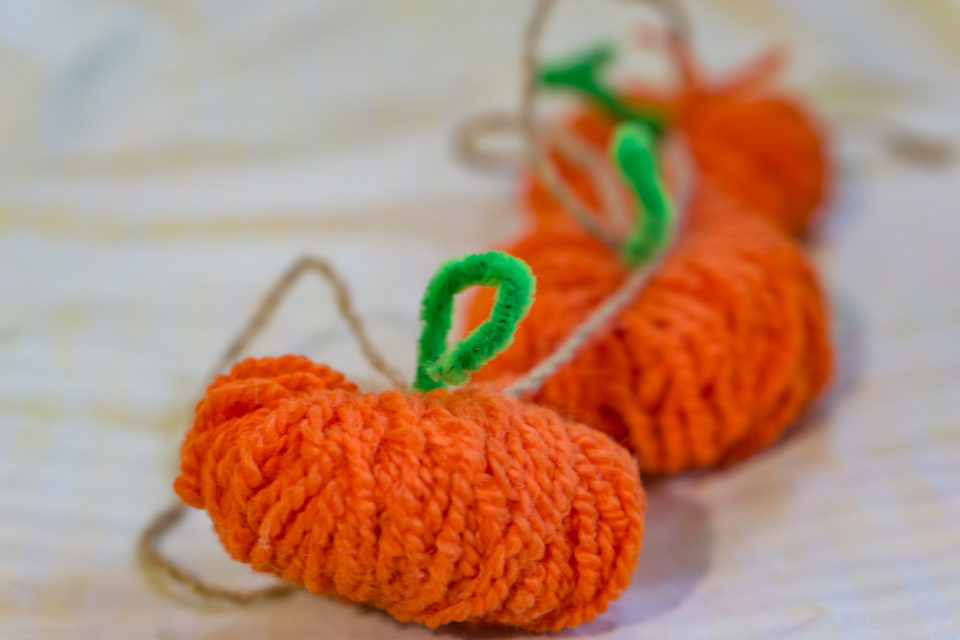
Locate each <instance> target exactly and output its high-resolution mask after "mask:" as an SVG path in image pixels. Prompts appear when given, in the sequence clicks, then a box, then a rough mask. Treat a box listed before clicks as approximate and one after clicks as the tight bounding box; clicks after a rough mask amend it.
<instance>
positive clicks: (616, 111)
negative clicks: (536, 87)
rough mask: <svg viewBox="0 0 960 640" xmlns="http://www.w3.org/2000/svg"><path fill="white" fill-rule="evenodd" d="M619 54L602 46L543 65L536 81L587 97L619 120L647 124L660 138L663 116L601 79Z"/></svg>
mask: <svg viewBox="0 0 960 640" xmlns="http://www.w3.org/2000/svg"><path fill="white" fill-rule="evenodd" d="M616 55H617V54H616V47H615V46H614V45H612V44H609V43H605V44H600V45H597V46H595V47H593V48H591V49H589V50H587V51H584V52H582V53H579V54H577V55H575V56H573V57H571V58H567V59H564V60H560V61H555V62H548V63H544V64H543V65H541V67H540V69H539V71H538V73H537V78H538V80H539V82H540V84H541V85H543V86H544V87H548V88H562V89H570V90H573V91H574V92H575V93H580V94H582V95H584V96H586V97H587V98H588V99H589V100H590V101H592V102H593V103H594V104H596V105H598V106H599V107H601V108H602V109H603V110H605V111H606V112H607V113H609V114H610V115H611V116H613V117H614V118H616V119H617V120H623V121H637V122H642V123H645V124H646V125H647V126H648V127H649V128H650V130H651V131H652V132H653V133H654V135H657V136H659V135H660V134H661V133H662V132H663V130H664V122H663V119H662V117H660V116H658V115H656V114H654V113H650V112H647V111H644V110H642V109H637V108H635V107H632V106H631V105H630V104H629V103H627V102H626V101H625V100H624V99H623V98H621V97H619V96H618V95H617V94H616V92H615V91H614V90H613V89H612V88H610V87H609V86H607V85H606V84H605V83H604V82H603V80H602V79H601V75H602V71H603V70H604V69H605V68H606V67H607V66H609V64H610V63H611V62H612V61H613V60H614V58H616Z"/></svg>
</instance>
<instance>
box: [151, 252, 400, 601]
mask: <svg viewBox="0 0 960 640" xmlns="http://www.w3.org/2000/svg"><path fill="white" fill-rule="evenodd" d="M308 273H317V274H318V275H320V276H321V277H323V279H324V280H326V281H327V283H328V284H329V285H330V287H331V288H332V289H333V293H334V299H335V300H336V304H337V309H338V311H339V312H340V315H341V317H343V319H344V320H345V321H346V322H347V325H349V327H350V332H351V333H352V334H353V337H354V339H355V340H356V341H357V344H358V345H359V347H360V350H361V351H362V352H363V355H364V357H365V358H366V360H367V362H368V363H369V364H370V366H371V367H373V368H374V369H376V370H377V371H378V372H379V373H380V374H381V375H383V377H384V378H386V379H387V380H389V381H390V383H391V384H392V385H393V386H394V387H396V388H398V389H406V388H407V383H406V381H405V380H404V379H403V376H402V375H401V374H400V373H398V372H397V370H396V369H394V368H393V367H391V366H390V365H389V364H388V363H387V361H386V358H384V356H383V354H382V353H380V351H378V350H377V349H376V347H374V346H373V343H372V342H371V341H370V339H369V337H367V333H366V330H365V329H364V326H363V320H362V319H361V318H360V316H359V315H357V312H356V311H355V310H354V308H353V304H352V302H351V300H350V290H349V288H348V287H347V285H346V284H345V283H344V281H343V279H342V278H341V277H340V275H339V274H338V273H337V272H336V270H335V269H334V268H333V267H332V266H331V265H330V264H329V263H328V262H326V261H324V260H321V259H320V258H317V257H313V256H302V257H301V258H299V259H298V260H296V261H295V262H294V263H293V264H292V265H291V266H290V268H289V269H287V270H286V271H285V272H284V273H283V275H281V276H280V278H278V279H277V281H276V282H275V283H274V284H273V286H272V287H270V290H269V291H268V292H267V294H266V295H265V296H264V297H263V300H261V302H260V304H259V305H258V306H257V309H256V311H255V312H254V314H253V315H252V316H251V317H250V320H249V321H248V322H247V325H246V326H245V327H244V328H243V330H242V331H241V332H240V333H239V334H238V335H237V336H236V338H234V339H233V341H232V342H231V343H230V346H229V347H228V348H227V350H226V351H225V352H224V354H223V356H222V357H221V358H220V360H219V362H217V365H216V367H215V368H214V370H213V372H212V374H211V375H210V377H211V378H212V377H214V376H216V375H217V374H219V373H220V372H222V371H223V370H224V369H226V367H227V366H228V365H230V364H231V363H232V362H235V361H236V360H237V359H239V358H240V356H241V355H242V354H243V353H244V352H245V351H246V350H247V348H248V347H249V346H250V343H251V342H253V340H254V339H256V337H257V336H258V335H259V334H260V333H261V332H262V331H263V329H264V327H266V326H267V324H268V323H269V322H270V320H271V319H272V318H273V316H274V314H275V313H276V311H277V308H278V307H279V306H280V304H281V303H282V302H283V300H284V298H286V296H287V294H288V293H289V292H290V289H292V288H293V286H294V285H295V284H296V283H297V282H298V281H299V280H300V279H301V278H302V277H303V276H304V275H306V274H308ZM185 513H186V505H184V504H182V503H177V504H174V505H172V506H170V507H168V508H167V509H165V510H163V511H161V512H160V513H158V514H157V515H156V516H155V517H154V518H153V520H151V521H150V523H149V524H148V525H147V527H146V528H145V529H144V530H143V532H142V533H141V534H140V538H139V540H138V542H137V552H138V555H139V557H140V560H141V563H142V564H143V566H144V567H145V568H147V569H151V570H156V571H158V572H159V573H161V574H162V575H163V576H164V577H165V578H167V579H168V580H170V581H172V582H174V583H177V584H180V585H182V586H184V587H186V588H187V589H188V590H190V591H192V592H193V593H194V594H196V595H198V596H200V597H201V598H210V599H215V600H222V601H225V602H231V603H234V604H238V605H246V604H251V603H253V602H257V601H263V600H272V599H276V598H280V597H283V596H285V595H288V594H290V593H293V592H294V591H297V590H298V589H299V587H296V586H294V585H287V584H280V585H276V586H272V587H266V588H262V589H252V590H236V589H227V588H225V587H219V586H216V585H213V584H210V583H208V582H206V581H204V580H203V579H201V578H198V577H197V576H195V575H194V574H193V573H191V572H190V571H188V570H186V569H184V568H183V567H181V566H179V565H178V564H177V563H175V562H174V561H173V560H170V559H169V558H167V557H166V556H164V555H163V554H162V553H161V552H160V551H159V548H158V547H159V543H160V541H161V540H162V539H163V538H164V537H165V536H166V535H167V534H168V533H169V532H170V531H172V530H173V528H174V527H175V526H177V524H179V523H180V521H181V520H182V519H183V516H184V514H185Z"/></svg>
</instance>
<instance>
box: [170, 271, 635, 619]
mask: <svg viewBox="0 0 960 640" xmlns="http://www.w3.org/2000/svg"><path fill="white" fill-rule="evenodd" d="M498 264H499V265H500V267H502V266H503V265H504V264H506V265H507V266H508V267H509V268H510V269H513V270H514V274H516V273H517V271H516V269H517V267H516V265H517V264H520V263H519V261H516V260H513V259H510V258H509V257H508V256H504V255H502V254H496V253H490V254H482V255H480V256H469V257H468V258H466V259H464V260H462V261H460V262H457V263H453V264H451V265H447V267H445V270H444V271H442V272H441V274H438V279H435V281H434V283H433V284H431V288H430V289H428V294H427V298H425V300H424V319H425V330H424V336H423V338H422V339H421V361H420V368H419V371H418V382H417V385H418V388H419V389H420V390H421V391H426V390H428V389H433V388H434V387H439V386H441V385H442V382H443V381H451V380H462V379H463V377H464V376H465V375H466V371H468V370H471V369H472V368H476V367H478V366H480V364H481V363H480V361H479V360H477V357H479V358H481V359H482V358H486V357H489V356H490V355H492V354H493V353H494V352H495V351H496V350H497V349H502V348H503V340H504V338H506V340H507V341H508V340H509V337H510V334H511V333H512V329H513V325H515V324H516V321H517V320H519V318H520V317H522V316H523V314H524V313H525V312H526V310H527V308H528V307H529V295H530V288H531V287H530V286H526V285H524V284H523V283H522V282H521V281H522V280H523V277H526V278H529V270H527V269H526V268H525V267H523V269H522V271H523V274H526V275H525V276H523V277H519V276H518V277H517V278H514V280H513V281H512V286H514V287H515V290H514V291H513V292H511V291H506V292H505V293H503V291H502V295H501V298H500V300H499V301H498V303H497V307H496V309H495V311H494V313H493V315H492V317H491V319H490V320H489V321H488V323H487V324H486V325H484V327H481V328H480V329H478V331H477V334H475V336H473V337H472V338H475V339H471V338H467V339H466V340H464V341H462V342H461V343H459V344H458V345H457V346H456V347H455V348H454V349H451V350H449V351H446V345H445V338H446V332H447V330H449V327H450V317H449V314H450V311H451V305H452V302H451V299H452V296H453V294H455V293H456V292H457V291H459V290H461V289H462V288H464V287H465V286H466V285H467V284H474V283H479V284H485V285H493V284H501V290H503V289H505V288H507V284H511V283H507V284H504V280H503V278H504V276H503V272H502V271H498V269H499V268H500V267H498ZM511 264H512V265H513V266H510V265H511ZM464 270H466V271H468V272H469V273H468V274H467V275H466V276H463V273H464ZM451 273H453V274H454V275H455V276H456V277H453V278H446V279H444V277H445V276H444V274H448V275H449V274H451ZM461 276H463V277H461ZM458 278H459V280H458ZM518 282H519V283H520V284H519V285H518V284H517V283H518ZM531 286H532V285H531ZM524 287H526V289H524ZM431 296H433V297H432V298H431ZM524 296H526V298H527V299H526V300H524ZM477 354H479V356H478V355H477ZM437 379H439V380H440V382H437V381H436V380H437ZM175 489H176V491H177V493H178V494H179V495H180V497H181V498H182V499H183V500H184V501H185V502H186V503H187V504H189V505H191V506H194V507H197V508H200V509H206V510H207V512H208V513H209V514H210V517H211V518H212V520H213V523H214V527H215V529H216V531H217V533H218V534H219V536H220V539H221V541H222V542H223V545H224V547H226V549H227V551H228V552H229V553H230V555H231V556H233V558H235V559H237V560H240V561H242V562H247V563H249V564H250V565H251V566H252V567H253V568H254V569H256V570H258V571H265V572H270V573H274V574H276V575H278V576H281V577H282V578H284V579H286V580H289V581H291V582H293V583H296V584H302V585H303V586H305V587H306V588H307V589H308V590H310V591H311V592H313V593H317V594H326V593H335V594H337V595H339V596H340V597H341V598H344V599H346V600H350V601H354V602H361V603H368V604H371V605H373V606H376V607H379V608H381V609H384V610H385V611H387V612H388V613H390V614H391V615H393V616H395V617H396V618H397V619H398V620H401V621H416V622H421V623H423V624H426V625H428V626H430V627H437V626H439V625H442V624H446V623H449V622H455V621H469V622H475V623H482V624H501V625H512V626H516V627H521V628H524V629H529V630H533V631H543V630H558V629H560V628H562V627H565V626H574V625H577V624H579V623H581V622H585V621H589V620H591V619H593V618H594V617H595V616H596V615H597V614H599V613H601V612H603V611H604V610H605V609H606V607H607V604H608V602H609V601H610V600H613V599H616V598H617V597H618V596H619V595H620V594H621V593H622V592H623V591H624V590H625V589H626V587H627V584H628V583H629V580H630V576H631V574H632V572H633V570H634V568H635V566H636V561H637V554H638V552H639V549H640V543H641V539H642V535H643V511H644V508H645V500H644V495H643V491H642V489H641V487H640V483H639V478H638V476H637V468H636V464H635V463H634V461H633V460H632V459H631V457H630V456H629V454H628V453H627V451H626V450H625V449H623V448H622V447H620V446H618V445H616V444H614V443H613V442H612V441H611V440H610V439H609V438H608V437H607V436H606V435H604V434H602V433H600V432H598V431H595V430H593V429H590V428H588V427H585V426H582V425H579V424H574V423H570V422H567V421H564V420H562V419H561V418H560V417H559V416H558V415H557V414H556V413H554V412H553V411H551V410H549V409H546V408H543V407H538V406H534V405H531V404H526V403H524V402H521V401H519V400H517V399H515V398H511V397H507V396H504V395H502V394H500V393H497V392H495V391H491V390H485V389H482V388H471V387H465V388H460V389H456V390H453V391H448V390H446V389H442V388H436V389H433V390H430V391H429V392H414V393H405V392H400V391H387V392H384V393H380V394H373V393H367V394H364V393H360V392H359V391H358V390H357V387H356V385H355V384H353V383H352V382H350V381H349V380H347V379H345V378H344V376H343V375H341V374H340V373H338V372H337V371H334V370H333V369H331V368H329V367H327V366H325V365H320V364H314V363H312V362H310V361H309V360H307V359H305V358H302V357H297V356H285V357H281V358H263V359H248V360H245V361H243V362H240V363H238V364H236V365H235V366H234V367H233V369H232V371H231V372H230V373H229V374H227V375H222V376H219V377H218V378H217V379H216V380H214V382H213V383H212V384H211V385H210V387H209V388H208V389H207V392H206V395H205V396H204V398H203V399H202V400H201V401H200V403H199V404H198V405H197V410H196V419H195V422H194V424H193V427H192V428H191V429H190V430H189V432H188V433H187V435H186V439H185V441H184V444H183V450H182V461H181V467H180V476H179V477H178V478H177V480H176V483H175Z"/></svg>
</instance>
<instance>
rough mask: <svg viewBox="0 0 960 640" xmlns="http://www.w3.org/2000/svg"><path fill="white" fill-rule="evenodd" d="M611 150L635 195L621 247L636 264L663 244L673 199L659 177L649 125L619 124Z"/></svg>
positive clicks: (627, 259)
mask: <svg viewBox="0 0 960 640" xmlns="http://www.w3.org/2000/svg"><path fill="white" fill-rule="evenodd" d="M610 153H611V155H612V156H613V161H614V164H615V165H616V166H617V169H618V170H619V172H620V175H621V176H622V177H623V179H624V180H625V181H626V182H627V184H628V185H629V186H630V189H631V190H632V191H633V193H634V195H636V198H637V212H636V224H635V225H634V227H633V230H632V231H631V232H630V235H628V236H627V238H626V239H625V240H624V243H623V245H622V247H621V250H620V251H621V257H622V259H623V261H624V262H625V263H626V264H627V265H628V266H636V265H639V264H642V263H644V262H646V261H648V260H650V259H651V258H652V257H653V256H654V255H655V254H656V253H658V252H659V251H661V250H663V249H664V248H665V247H666V245H667V242H668V241H669V238H670V233H671V231H672V227H673V223H674V208H673V202H672V201H671V199H670V196H669V195H668V194H667V189H666V187H665V186H664V183H663V179H662V178H661V177H660V167H659V163H658V161H657V155H656V140H655V138H654V134H653V132H652V131H650V128H649V127H646V126H644V125H642V124H639V123H637V122H629V121H628V122H625V123H624V124H621V125H620V126H619V127H617V130H616V131H615V132H614V135H613V140H612V142H611V145H610Z"/></svg>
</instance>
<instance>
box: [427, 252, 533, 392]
mask: <svg viewBox="0 0 960 640" xmlns="http://www.w3.org/2000/svg"><path fill="white" fill-rule="evenodd" d="M474 285H479V286H486V287H492V286H495V287H497V297H496V301H495V302H494V306H493V310H492V311H491V313H490V318H489V319H487V320H486V321H485V322H484V323H483V324H481V325H480V326H479V327H477V328H476V329H475V330H474V331H473V332H472V333H471V334H470V335H469V336H467V337H466V338H464V339H463V340H461V341H459V342H457V343H456V344H455V345H453V347H452V348H450V349H448V348H447V335H448V334H449V333H450V327H451V325H452V318H453V299H454V296H456V295H457V294H458V293H460V292H461V291H463V290H464V289H467V288H469V287H472V286H474ZM534 286H535V279H534V276H533V273H532V272H531V271H530V267H528V266H527V265H526V263H524V262H523V261H522V260H520V259H518V258H514V257H513V256H510V255H507V254H506V253H502V252H500V251H490V252H487V253H479V254H473V255H468V256H465V257H463V258H456V259H454V260H450V261H448V262H446V263H444V264H443V265H442V266H441V267H440V269H439V270H438V271H437V273H436V275H435V276H434V277H433V279H432V280H431V281H430V284H429V285H427V290H426V293H425V294H424V296H423V304H422V307H421V311H420V319H421V321H422V322H423V333H422V334H421V336H420V342H419V345H418V356H417V377H416V380H414V383H413V388H414V389H415V390H417V391H430V390H431V389H437V388H441V387H446V386H447V385H448V384H452V385H461V384H464V383H466V382H467V381H468V380H469V378H470V372H472V371H476V370H478V369H480V368H481V367H482V366H483V365H484V364H486V363H487V362H488V361H489V360H490V359H491V358H493V357H494V356H496V355H497V354H499V353H500V352H502V351H503V350H504V349H506V348H507V347H508V346H510V343H511V342H513V333H514V331H515V330H516V327H517V323H518V322H520V320H521V319H522V318H523V317H524V316H525V315H526V314H527V311H529V309H530V304H531V303H532V302H533V291H534Z"/></svg>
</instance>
